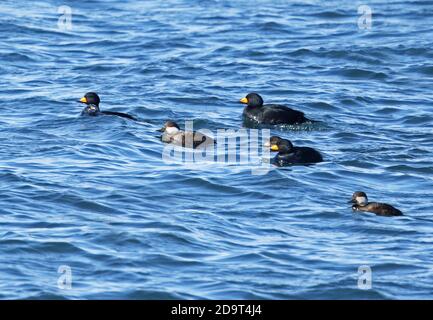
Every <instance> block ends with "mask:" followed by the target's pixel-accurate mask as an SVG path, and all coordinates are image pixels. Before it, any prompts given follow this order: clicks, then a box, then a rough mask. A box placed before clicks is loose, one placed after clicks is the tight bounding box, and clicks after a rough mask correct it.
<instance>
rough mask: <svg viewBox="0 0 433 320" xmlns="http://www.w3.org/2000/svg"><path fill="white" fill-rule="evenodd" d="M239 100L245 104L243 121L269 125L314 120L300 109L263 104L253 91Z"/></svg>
mask: <svg viewBox="0 0 433 320" xmlns="http://www.w3.org/2000/svg"><path fill="white" fill-rule="evenodd" d="M240 102H241V103H243V104H246V105H247V106H246V107H245V109H244V112H243V118H244V121H252V122H253V123H256V124H269V125H280V124H301V123H305V122H311V123H312V122H316V121H313V120H310V119H307V118H306V117H305V116H304V113H303V112H301V111H298V110H293V109H291V108H289V107H286V106H283V105H279V104H263V99H262V97H261V96H260V95H259V94H257V93H254V92H253V93H249V94H248V95H247V96H246V97H245V98H242V99H241V100H240Z"/></svg>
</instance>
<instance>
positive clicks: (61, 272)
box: [0, 0, 433, 299]
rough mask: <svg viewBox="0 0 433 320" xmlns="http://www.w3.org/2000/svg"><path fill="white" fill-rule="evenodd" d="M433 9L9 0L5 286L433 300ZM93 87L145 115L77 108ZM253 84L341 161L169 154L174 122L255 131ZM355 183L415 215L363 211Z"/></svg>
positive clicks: (106, 105) (296, 136)
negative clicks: (162, 135) (296, 115)
mask: <svg viewBox="0 0 433 320" xmlns="http://www.w3.org/2000/svg"><path fill="white" fill-rule="evenodd" d="M365 4H368V6H369V7H370V8H371V10H372V12H373V14H372V20H371V24H370V23H369V20H368V17H365V19H364V17H362V15H363V13H362V12H361V11H363V10H365V9H363V8H364V7H361V8H360V12H361V13H358V8H359V7H360V6H361V5H365ZM61 6H69V7H70V9H71V10H72V16H71V20H68V17H69V16H64V13H66V14H67V13H68V8H66V9H65V8H64V7H63V8H60V9H59V7H61ZM65 10H66V11H65ZM432 19H433V2H432V1H386V0H373V1H368V3H366V2H364V1H315V0H314V1H288V0H287V1H283V0H278V1H264V0H263V1H262V0H253V1H244V0H241V1H226V0H221V1H217V0H214V1H212V0H209V1H205V0H203V1H187V0H167V1H163V2H162V1H132V0H128V1H114V0H109V1H105V0H104V1H102V0H101V1H98V0H93V1H68V0H62V1H56V0H48V1H24V0H14V1H12V0H2V1H1V2H0V61H1V62H0V298H2V299H16V298H29V299H46V298H54V299H57V298H59V299H96V298H106V299H114V298H120V299H173V298H180V299H198V298H200V299H403V298H405V299H431V298H433V253H432V250H431V248H432V245H433V236H432V231H433V210H432V208H433V166H432V159H433V157H432V152H433V124H432V123H433V114H432V110H433V109H432V108H433V98H432V97H433V96H432V93H433V85H432V84H433V63H432V59H433V51H432V48H433V43H432V42H433V41H432V39H433V38H432V35H433V34H432V33H433V25H432ZM69 22H70V24H69ZM69 27H71V28H69ZM87 91H96V92H98V93H99V95H100V96H101V100H102V103H101V108H102V109H103V110H115V111H121V112H129V113H131V114H133V115H134V116H136V117H137V118H139V121H138V122H133V121H127V120H125V119H120V118H116V117H109V116H102V117H92V118H90V117H87V118H86V117H80V116H79V115H80V111H81V109H82V106H81V105H79V104H78V103H77V102H76V101H77V100H78V99H79V98H81V97H82V96H83V95H84V94H85V93H86V92H87ZM251 91H256V92H259V93H260V94H261V95H262V96H263V97H264V99H265V101H267V102H275V103H284V104H288V105H290V106H293V107H295V108H297V109H299V110H302V111H304V112H305V113H306V115H307V116H308V117H310V118H313V119H316V120H320V121H322V122H323V124H324V125H323V126H320V127H319V128H309V129H307V128H297V129H296V128H285V129H278V130H275V129H273V130H271V134H278V135H280V136H282V137H285V138H288V139H290V140H291V141H293V143H294V144H295V145H304V146H311V147H314V148H316V149H318V150H319V151H320V152H321V153H322V154H323V156H324V158H325V162H323V163H320V164H317V165H314V166H308V167H306V166H295V167H286V168H273V167H271V168H270V170H269V172H267V173H266V174H262V175H255V174H253V173H252V168H254V167H255V166H256V165H257V164H258V163H261V161H262V160H260V159H259V157H258V158H257V159H256V160H257V163H254V162H251V163H250V164H248V165H236V164H224V163H217V164H214V163H200V164H196V165H192V166H185V165H182V164H176V163H167V162H166V161H164V160H163V158H162V154H163V152H164V150H165V149H164V148H165V146H164V145H163V144H162V143H161V142H160V141H159V139H158V136H157V135H156V133H155V130H156V129H157V128H159V127H160V126H161V125H162V124H163V122H164V121H165V120H167V119H173V120H175V121H177V122H179V124H181V126H183V125H184V121H185V120H194V128H196V129H200V128H201V129H210V130H211V131H212V132H216V130H217V129H233V130H238V129H240V128H241V127H242V121H241V114H242V108H243V107H242V105H240V104H239V103H238V100H239V99H240V98H242V97H244V96H245V95H246V94H247V93H248V92H251ZM264 163H266V161H264ZM357 190H363V191H365V192H366V193H367V194H368V195H369V198H370V200H372V201H383V202H387V203H391V204H393V205H394V206H396V207H397V208H399V209H401V210H402V211H403V212H404V214H405V216H404V217H397V218H386V217H378V216H375V215H370V214H362V215H361V214H354V213H352V211H351V209H350V206H349V205H348V204H347V201H348V200H349V199H350V197H351V195H352V193H353V192H354V191H357ZM360 266H368V267H369V268H370V269H371V279H372V282H371V287H370V286H363V285H362V284H363V282H362V279H363V278H362V277H361V278H360V276H359V274H358V268H359V267H360ZM69 280H70V281H69ZM359 281H361V285H359V283H358V282H359ZM69 284H70V285H69Z"/></svg>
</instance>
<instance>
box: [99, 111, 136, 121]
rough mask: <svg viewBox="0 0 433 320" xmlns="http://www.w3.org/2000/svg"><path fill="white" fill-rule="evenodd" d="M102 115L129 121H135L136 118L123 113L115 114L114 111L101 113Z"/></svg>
mask: <svg viewBox="0 0 433 320" xmlns="http://www.w3.org/2000/svg"><path fill="white" fill-rule="evenodd" d="M101 113H102V114H105V115H108V116H117V117H121V118H126V119H130V120H134V121H137V118H135V117H133V116H131V115H129V114H127V113H123V112H116V111H101Z"/></svg>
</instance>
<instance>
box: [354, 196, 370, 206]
mask: <svg viewBox="0 0 433 320" xmlns="http://www.w3.org/2000/svg"><path fill="white" fill-rule="evenodd" d="M355 199H356V202H357V203H358V204H367V198H366V197H356V198H355Z"/></svg>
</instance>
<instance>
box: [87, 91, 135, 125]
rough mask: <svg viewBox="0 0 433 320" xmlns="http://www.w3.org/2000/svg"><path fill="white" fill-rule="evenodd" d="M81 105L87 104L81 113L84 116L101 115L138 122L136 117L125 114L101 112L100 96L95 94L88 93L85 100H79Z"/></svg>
mask: <svg viewBox="0 0 433 320" xmlns="http://www.w3.org/2000/svg"><path fill="white" fill-rule="evenodd" d="M79 102H80V103H84V104H86V106H85V107H84V109H83V111H81V115H82V116H91V117H96V116H100V115H107V116H117V117H121V118H126V119H130V120H135V121H136V120H137V119H136V118H135V117H133V116H131V115H129V114H127V113H123V112H116V111H101V110H100V108H99V103H100V99H99V96H98V95H97V94H96V93H94V92H87V93H86V94H85V96H84V97H83V98H81V99H80V100H79Z"/></svg>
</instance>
